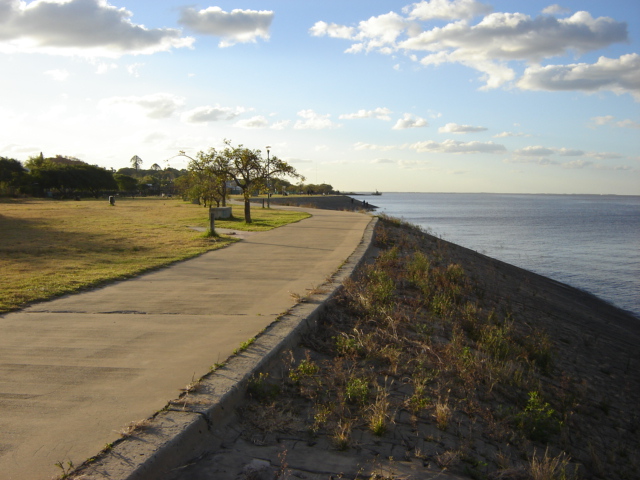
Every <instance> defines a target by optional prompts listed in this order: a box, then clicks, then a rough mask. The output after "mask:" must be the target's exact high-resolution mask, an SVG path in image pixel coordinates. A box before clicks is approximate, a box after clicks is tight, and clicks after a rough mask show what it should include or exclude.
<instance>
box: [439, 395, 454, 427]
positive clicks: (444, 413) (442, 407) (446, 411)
mask: <svg viewBox="0 0 640 480" xmlns="http://www.w3.org/2000/svg"><path fill="white" fill-rule="evenodd" d="M435 417H436V426H437V427H438V428H439V429H440V430H446V429H447V427H448V426H449V420H451V408H450V407H449V404H448V402H447V400H446V399H445V400H444V401H441V400H440V399H438V401H437V402H436V412H435Z"/></svg>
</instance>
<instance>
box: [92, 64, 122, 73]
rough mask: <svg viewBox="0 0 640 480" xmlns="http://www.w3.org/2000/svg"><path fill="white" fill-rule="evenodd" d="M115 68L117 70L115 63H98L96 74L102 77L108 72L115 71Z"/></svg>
mask: <svg viewBox="0 0 640 480" xmlns="http://www.w3.org/2000/svg"><path fill="white" fill-rule="evenodd" d="M116 68H118V65H117V64H116V63H107V62H98V64H97V67H96V73H97V74H98V75H104V74H105V73H107V72H108V71H109V70H115V69H116Z"/></svg>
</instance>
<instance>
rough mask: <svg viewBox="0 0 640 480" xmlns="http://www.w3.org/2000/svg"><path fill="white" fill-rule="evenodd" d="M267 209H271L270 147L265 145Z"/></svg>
mask: <svg viewBox="0 0 640 480" xmlns="http://www.w3.org/2000/svg"><path fill="white" fill-rule="evenodd" d="M266 148H267V208H271V178H270V177H269V166H270V163H269V162H270V160H269V150H271V146H270V145H267V147H266Z"/></svg>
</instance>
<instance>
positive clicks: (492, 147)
mask: <svg viewBox="0 0 640 480" xmlns="http://www.w3.org/2000/svg"><path fill="white" fill-rule="evenodd" d="M409 148H411V149H413V150H415V151H417V152H419V153H423V152H432V153H504V152H506V151H507V149H506V148H505V147H504V145H500V144H497V143H493V142H460V141H457V140H445V141H444V142H442V143H438V142H434V141H433V140H428V141H425V142H417V143H414V144H412V145H410V146H409Z"/></svg>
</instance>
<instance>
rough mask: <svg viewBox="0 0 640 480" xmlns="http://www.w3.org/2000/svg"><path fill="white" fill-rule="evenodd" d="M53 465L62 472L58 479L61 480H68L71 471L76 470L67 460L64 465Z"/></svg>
mask: <svg viewBox="0 0 640 480" xmlns="http://www.w3.org/2000/svg"><path fill="white" fill-rule="evenodd" d="M54 465H55V466H56V467H58V468H59V469H60V470H62V474H61V475H60V477H59V478H60V479H61V480H64V479H65V478H69V475H71V472H72V471H73V469H74V468H76V467H75V465H74V464H73V462H72V461H71V460H68V461H67V462H66V464H64V463H62V462H56V463H55V464H54Z"/></svg>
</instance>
